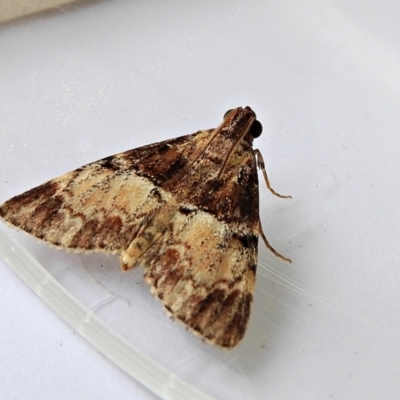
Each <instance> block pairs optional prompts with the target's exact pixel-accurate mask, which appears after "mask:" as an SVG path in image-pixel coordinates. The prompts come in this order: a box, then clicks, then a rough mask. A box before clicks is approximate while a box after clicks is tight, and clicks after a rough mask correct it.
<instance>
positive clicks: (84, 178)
mask: <svg viewBox="0 0 400 400" xmlns="http://www.w3.org/2000/svg"><path fill="white" fill-rule="evenodd" d="M261 132H262V126H261V124H260V122H259V121H257V119H256V115H255V113H254V112H253V111H252V110H251V109H250V108H249V107H245V108H236V109H233V110H230V111H228V112H227V113H226V114H225V116H224V119H223V122H222V124H221V125H220V126H218V127H217V128H215V129H208V130H201V131H198V132H196V133H194V134H192V135H187V136H181V137H178V138H175V139H171V140H166V141H163V142H160V143H155V144H150V145H148V146H143V147H140V148H137V149H133V150H129V151H125V152H123V153H119V154H116V155H113V156H110V157H107V158H104V159H102V160H99V161H95V162H93V163H90V164H87V165H85V166H83V167H81V168H78V169H76V170H75V171H72V172H68V173H66V174H64V175H62V176H60V177H58V178H55V179H53V180H50V181H48V182H46V183H44V184H43V185H41V186H38V187H36V188H34V189H31V190H29V191H27V192H25V193H23V194H21V195H19V196H15V197H13V198H12V199H10V200H8V201H6V202H5V203H4V204H2V205H1V206H0V217H1V218H3V219H4V220H5V221H6V222H8V223H10V224H12V225H15V226H16V227H18V228H20V229H23V230H24V231H26V232H28V233H30V234H32V235H34V236H36V237H37V238H39V239H41V240H43V241H45V242H47V243H49V244H52V245H54V246H57V247H59V248H63V249H67V250H72V251H77V252H95V251H97V252H98V251H101V252H105V253H112V254H118V255H119V257H120V261H121V268H122V270H123V271H128V270H129V269H131V268H134V267H136V266H137V265H139V264H140V265H142V266H143V267H144V277H145V280H146V281H147V282H148V283H149V284H150V286H151V290H152V293H153V294H154V295H156V296H157V297H158V298H159V299H160V300H161V301H162V302H163V304H164V307H165V309H166V311H167V312H168V314H170V315H171V316H172V317H173V318H176V319H178V320H179V321H181V322H183V323H184V324H185V325H186V327H187V328H189V329H190V330H192V331H193V332H194V333H196V334H198V335H200V336H201V337H203V338H204V339H205V341H207V342H209V343H212V344H216V345H219V346H222V347H227V348H231V347H233V346H235V345H237V344H238V343H239V341H240V340H241V339H242V338H243V336H244V333H245V331H246V326H247V322H248V319H249V315H250V307H251V303H252V300H253V290H254V283H255V274H256V267H257V246H258V237H259V235H261V237H262V239H263V240H264V242H265V244H266V246H267V247H268V248H269V249H270V250H271V251H272V252H273V253H274V254H275V255H277V256H278V257H280V258H282V259H284V260H286V261H290V260H288V259H286V258H285V257H283V256H281V255H280V254H279V253H278V252H276V251H275V250H274V249H273V248H272V247H271V246H270V245H269V243H268V241H267V239H266V237H265V235H264V233H263V231H262V228H261V223H260V217H259V193H258V178H257V165H258V167H259V168H260V169H261V171H262V172H263V175H264V178H265V182H266V185H267V187H268V188H269V190H270V191H271V192H272V193H273V194H274V195H277V196H279V197H290V196H281V195H279V194H278V193H276V192H275V191H274V190H273V189H272V188H271V186H270V184H269V181H268V177H267V174H266V171H265V167H264V162H263V159H262V156H261V153H260V152H259V151H258V150H254V149H253V147H252V144H253V139H254V138H256V137H258V136H259V135H260V134H261Z"/></svg>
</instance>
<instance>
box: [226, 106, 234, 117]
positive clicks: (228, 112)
mask: <svg viewBox="0 0 400 400" xmlns="http://www.w3.org/2000/svg"><path fill="white" fill-rule="evenodd" d="M232 111H234V109H233V108H231V109H230V110H228V111H227V112H226V113H225V114H224V119H226V118H228V117H229V115H230V114H231V113H232Z"/></svg>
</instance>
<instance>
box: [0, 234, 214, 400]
mask: <svg viewBox="0 0 400 400" xmlns="http://www.w3.org/2000/svg"><path fill="white" fill-rule="evenodd" d="M0 255H1V257H2V258H3V259H4V260H5V262H6V263H7V264H8V265H9V266H10V267H11V268H12V269H13V270H14V271H15V273H16V274H17V275H18V276H19V277H20V278H21V279H22V280H23V281H24V282H25V283H27V284H28V285H29V287H30V288H31V289H32V290H33V291H34V292H35V293H36V294H37V295H38V296H39V297H40V298H41V299H42V300H43V301H44V302H45V303H47V305H48V306H49V307H50V308H51V309H53V310H54V311H55V312H56V313H57V314H58V315H60V316H61V317H62V318H63V319H64V321H66V322H67V323H68V324H69V325H70V326H71V327H72V328H74V329H75V330H76V331H77V332H79V333H80V334H81V335H82V336H83V337H84V338H85V339H86V340H87V341H88V342H89V343H91V344H92V345H93V346H94V347H95V348H96V349H98V350H99V351H101V352H102V353H103V354H104V355H105V356H106V357H108V358H109V359H110V360H111V361H113V362H114V363H115V364H116V365H118V366H119V367H120V368H122V369H123V370H124V371H126V372H127V373H128V374H129V375H131V376H132V377H133V378H135V379H136V380H137V381H139V382H140V383H142V384H143V385H144V386H146V387H147V388H149V389H150V390H151V391H153V392H154V393H155V394H157V395H158V396H160V397H161V398H162V399H165V400H170V399H171V400H172V399H174V400H176V399H178V400H179V399H182V400H184V399H189V398H190V399H194V400H213V398H212V397H210V396H208V395H207V394H205V393H203V392H201V391H199V390H198V389H196V388H195V387H193V386H191V385H189V384H188V383H187V382H185V381H183V380H182V379H180V378H179V377H178V376H176V375H175V374H173V373H170V372H169V371H168V370H167V369H165V368H163V367H162V366H160V365H158V364H157V363H156V362H154V361H153V360H151V359H150V358H148V357H147V356H145V355H144V354H143V353H142V352H141V351H139V350H138V349H135V348H134V347H133V346H132V345H131V344H129V343H128V342H127V341H126V340H125V339H123V338H122V337H120V336H119V335H118V334H116V333H115V332H113V331H111V330H110V329H108V328H107V326H106V324H104V323H103V322H102V321H101V320H100V319H99V318H97V317H96V316H95V315H94V314H93V313H92V312H91V311H90V310H88V309H87V308H86V307H84V306H83V305H82V304H81V303H80V302H79V301H77V300H76V299H75V298H74V297H73V296H72V295H71V294H70V293H69V292H68V291H67V290H66V289H65V288H64V287H63V286H62V285H60V284H59V283H58V282H57V281H56V280H55V279H54V278H53V277H52V276H51V275H50V274H49V273H48V272H47V271H46V270H45V269H44V268H43V266H42V265H41V264H40V263H39V262H38V261H37V260H36V259H35V258H34V257H33V256H32V255H31V254H30V253H29V252H28V251H27V250H26V249H24V248H23V247H22V246H21V245H19V244H18V243H16V242H14V241H12V240H11V239H10V238H8V237H7V236H6V235H5V234H4V233H3V232H2V231H1V230H0Z"/></svg>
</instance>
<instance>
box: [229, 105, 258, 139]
mask: <svg viewBox="0 0 400 400" xmlns="http://www.w3.org/2000/svg"><path fill="white" fill-rule="evenodd" d="M236 110H237V109H235V108H232V109H230V110H228V111H227V112H226V113H225V114H224V120H225V119H227V118H229V117H231V116H232V114H233V113H234V112H235V111H236ZM262 131H263V127H262V125H261V122H260V121H258V120H257V119H255V120H254V121H253V122H252V124H251V126H250V129H249V132H250V135H251V136H253V138H254V139H255V138H258V137H259V136H261V134H262Z"/></svg>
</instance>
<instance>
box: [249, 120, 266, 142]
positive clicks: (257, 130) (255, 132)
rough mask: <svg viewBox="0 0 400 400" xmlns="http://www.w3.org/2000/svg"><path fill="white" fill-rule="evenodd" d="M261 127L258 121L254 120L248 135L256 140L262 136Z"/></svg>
mask: <svg viewBox="0 0 400 400" xmlns="http://www.w3.org/2000/svg"><path fill="white" fill-rule="evenodd" d="M262 130H263V127H262V125H261V122H260V121H257V120H254V122H253V124H252V125H251V127H250V134H251V136H253V138H258V137H259V136H260V135H261V134H262Z"/></svg>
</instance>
